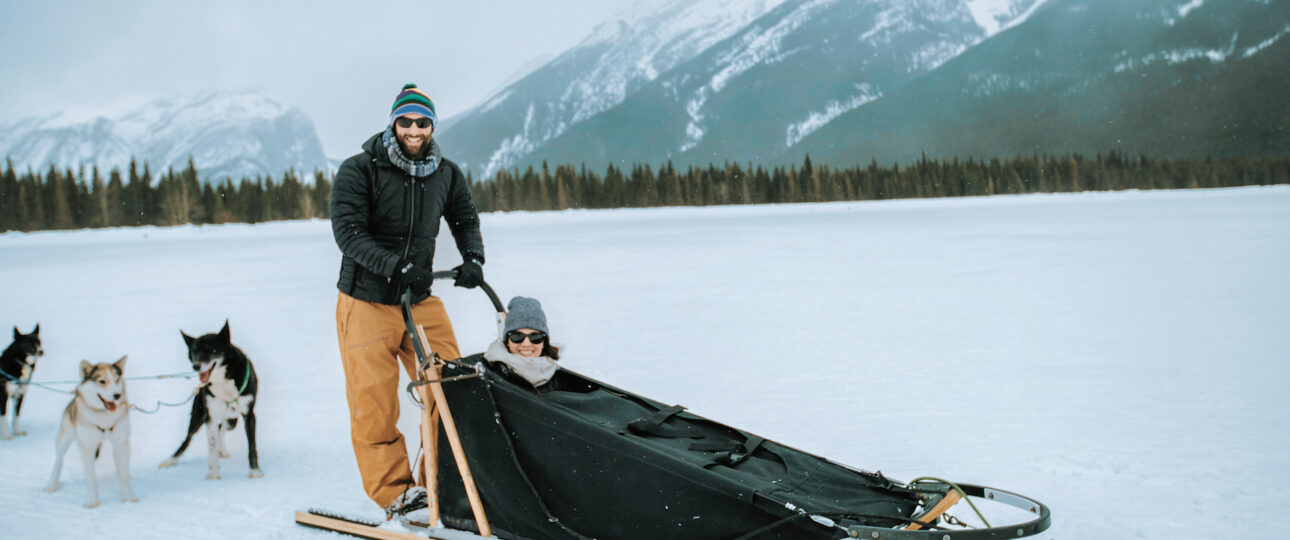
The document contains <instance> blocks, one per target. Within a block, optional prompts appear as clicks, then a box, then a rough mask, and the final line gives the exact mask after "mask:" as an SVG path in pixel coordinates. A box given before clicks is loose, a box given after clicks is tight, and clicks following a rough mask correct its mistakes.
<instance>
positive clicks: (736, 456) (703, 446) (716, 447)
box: [690, 435, 766, 469]
mask: <svg viewBox="0 0 1290 540" xmlns="http://www.w3.org/2000/svg"><path fill="white" fill-rule="evenodd" d="M764 442H766V439H763V438H761V437H758V436H756V435H748V438H747V439H744V442H743V444H739V443H737V442H734V441H730V442H725V443H705V442H695V443H692V444H690V450H697V451H700V452H716V453H717V455H715V456H712V463H709V464H707V465H704V466H703V468H705V469H706V468H708V467H711V466H713V465H725V466H727V467H734V466H735V465H738V464H740V463H742V462H743V461H744V460H745V459H748V458H749V457H750V456H752V454H753V452H756V451H757V448H758V447H760V446H761V443H764Z"/></svg>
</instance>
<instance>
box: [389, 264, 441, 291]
mask: <svg viewBox="0 0 1290 540" xmlns="http://www.w3.org/2000/svg"><path fill="white" fill-rule="evenodd" d="M399 263H400V264H399V267H398V268H396V269H395V270H394V275H396V276H399V283H401V284H403V288H408V289H412V292H414V293H420V292H424V291H427V290H429V289H430V282H432V281H434V276H433V275H432V274H431V273H430V272H427V271H426V270H425V269H424V268H421V267H418V266H417V265H415V264H412V263H410V262H407V263H405V262H403V261H399Z"/></svg>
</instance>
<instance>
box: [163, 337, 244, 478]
mask: <svg viewBox="0 0 1290 540" xmlns="http://www.w3.org/2000/svg"><path fill="white" fill-rule="evenodd" d="M179 334H180V335H182V336H184V343H187V344H188V361H189V362H191V363H192V364H193V371H196V372H197V373H198V374H199V375H200V378H201V382H200V383H198V384H199V386H198V387H197V397H196V398H194V399H193V410H192V413H191V416H190V417H189V419H188V436H187V437H184V442H183V444H180V445H179V449H178V450H175V453H174V455H172V456H170V458H169V459H167V460H165V461H163V462H161V468H163V469H164V468H167V467H172V466H174V465H175V464H176V463H178V462H179V456H181V455H183V453H184V450H187V449H188V443H189V442H192V440H193V435H194V434H195V433H197V430H198V429H200V428H201V427H202V426H206V444H207V447H208V449H209V450H210V453H209V454H208V457H207V462H208V463H209V464H210V473H209V474H207V475H206V479H207V480H218V479H219V477H220V475H219V458H222V457H229V454H228V450H227V449H226V448H225V447H224V432H225V431H231V430H233V429H234V428H236V427H237V417H238V416H241V417H242V418H243V425H244V426H245V427H246V445H247V449H248V453H249V454H250V456H249V460H250V464H251V478H259V477H261V476H264V473H263V472H261V471H260V458H259V455H258V454H256V451H255V396H256V390H257V387H258V386H259V381H257V380H256V377H255V368H254V367H252V366H251V360H250V359H249V358H247V357H246V354H244V353H242V350H241V349H238V348H237V347H234V346H233V343H232V342H231V341H229V331H228V321H224V328H223V329H222V330H220V331H219V333H218V334H206V335H204V336H202V337H197V338H195V337H192V336H190V335H188V334H185V333H184V332H183V331H182V330H181V331H180V332H179Z"/></svg>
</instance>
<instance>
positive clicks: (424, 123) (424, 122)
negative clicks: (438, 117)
mask: <svg viewBox="0 0 1290 540" xmlns="http://www.w3.org/2000/svg"><path fill="white" fill-rule="evenodd" d="M394 123H395V124H398V125H399V127H401V128H407V127H412V124H416V125H417V127H419V128H421V129H425V128H428V127H430V118H429V117H427V116H422V117H421V118H408V117H406V116H400V117H398V118H395V119H394Z"/></svg>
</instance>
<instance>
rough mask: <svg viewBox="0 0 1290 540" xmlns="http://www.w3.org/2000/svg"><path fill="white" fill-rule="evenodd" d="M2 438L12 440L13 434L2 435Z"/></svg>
mask: <svg viewBox="0 0 1290 540" xmlns="http://www.w3.org/2000/svg"><path fill="white" fill-rule="evenodd" d="M0 439H4V440H6V441H12V440H13V435H0Z"/></svg>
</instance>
